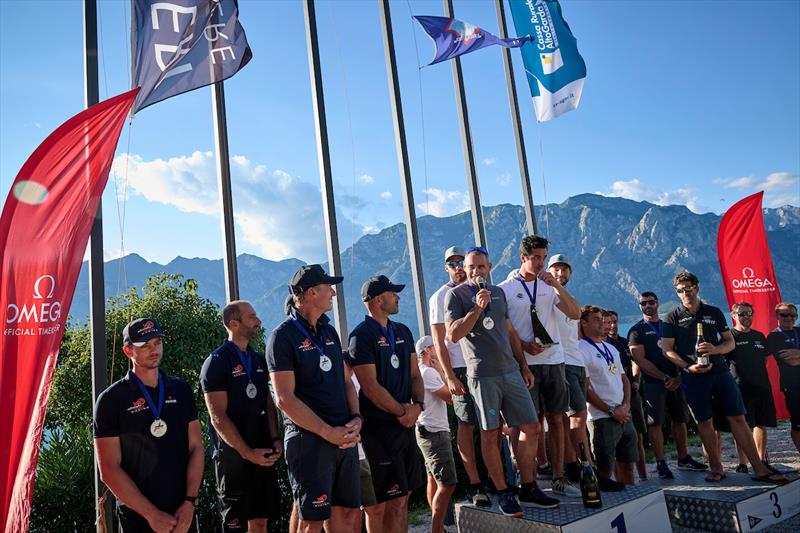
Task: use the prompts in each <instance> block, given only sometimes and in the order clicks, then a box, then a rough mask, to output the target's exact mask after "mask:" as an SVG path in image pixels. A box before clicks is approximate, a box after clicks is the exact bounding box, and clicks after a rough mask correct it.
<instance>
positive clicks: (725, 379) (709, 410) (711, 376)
mask: <svg viewBox="0 0 800 533" xmlns="http://www.w3.org/2000/svg"><path fill="white" fill-rule="evenodd" d="M683 382H684V383H685V384H686V402H687V403H688V404H689V409H691V410H692V415H693V416H694V419H695V420H697V421H698V422H703V421H705V420H709V419H710V418H712V417H713V415H714V411H713V406H712V401H711V399H712V398H715V399H716V401H717V402H718V404H719V407H720V410H721V413H722V414H723V415H724V416H726V417H727V416H740V415H744V414H745V413H746V412H747V410H746V409H745V407H744V400H742V393H741V391H739V386H738V385H736V381H734V379H733V376H732V375H731V373H730V372H728V370H727V369H725V370H724V371H716V370H712V371H711V372H707V373H705V374H684V376H683Z"/></svg>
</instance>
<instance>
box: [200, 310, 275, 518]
mask: <svg viewBox="0 0 800 533" xmlns="http://www.w3.org/2000/svg"><path fill="white" fill-rule="evenodd" d="M222 322H223V324H224V326H225V329H226V330H228V338H227V339H226V340H225V341H224V342H223V343H222V345H221V346H219V347H218V348H217V349H216V350H214V351H213V352H212V353H211V354H210V355H209V356H208V358H207V359H206V360H205V363H204V364H203V368H202V370H201V371H200V384H201V386H202V388H203V393H204V395H205V400H206V406H207V407H208V413H209V415H210V421H211V425H210V426H209V440H210V441H211V457H212V459H214V471H215V473H216V477H217V495H218V497H219V510H220V513H221V515H222V530H223V531H225V532H232V531H249V533H266V531H267V525H268V524H267V522H268V521H269V520H276V519H278V518H279V517H280V499H281V498H280V488H279V487H278V477H277V475H276V472H275V467H274V465H275V462H276V461H277V460H278V458H279V457H280V455H281V450H283V442H282V440H281V438H280V433H279V429H278V412H277V409H276V408H275V402H274V401H273V400H272V394H271V393H270V390H269V383H268V374H267V361H266V359H265V358H264V354H263V353H260V352H257V351H255V350H254V349H253V347H252V346H250V341H251V340H253V339H255V338H257V337H259V336H260V334H261V331H260V330H261V320H260V319H259V318H258V315H257V314H256V310H255V309H254V308H253V306H252V305H251V304H250V302H246V301H243V300H237V301H233V302H230V303H229V304H228V305H226V306H225V307H224V308H223V309H222Z"/></svg>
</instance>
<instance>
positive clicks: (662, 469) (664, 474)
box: [656, 461, 675, 479]
mask: <svg viewBox="0 0 800 533" xmlns="http://www.w3.org/2000/svg"><path fill="white" fill-rule="evenodd" d="M656 470H658V477H660V478H661V479H675V476H673V475H672V470H670V469H669V466H667V462H666V461H659V462H658V463H656Z"/></svg>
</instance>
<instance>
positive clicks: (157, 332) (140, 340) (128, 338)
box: [122, 318, 163, 348]
mask: <svg viewBox="0 0 800 533" xmlns="http://www.w3.org/2000/svg"><path fill="white" fill-rule="evenodd" d="M154 337H163V335H162V334H161V328H159V327H158V321H157V320H156V319H155V318H137V319H136V320H134V321H132V322H130V323H129V324H128V325H127V326H125V328H124V329H123V330H122V342H123V343H124V344H133V345H134V346H137V347H139V348H141V347H142V346H144V345H145V344H147V341H149V340H150V339H152V338H154Z"/></svg>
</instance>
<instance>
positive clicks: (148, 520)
mask: <svg viewBox="0 0 800 533" xmlns="http://www.w3.org/2000/svg"><path fill="white" fill-rule="evenodd" d="M122 337H123V345H122V351H123V353H124V354H125V355H126V356H127V357H128V358H129V359H130V361H131V364H132V365H133V369H132V370H131V371H129V372H128V373H127V374H126V375H125V377H123V378H122V379H120V380H118V381H116V382H114V383H113V384H112V385H111V386H110V387H108V388H107V389H106V390H104V391H103V392H102V393H101V394H100V396H98V398H97V403H96V404H95V409H94V444H95V449H96V451H97V462H98V467H99V469H100V477H101V479H102V480H103V482H104V483H105V484H106V486H107V487H108V488H109V490H111V492H112V493H113V494H114V496H116V498H117V514H118V516H119V521H120V524H121V526H122V529H123V531H125V532H128V531H134V532H138V531H151V530H152V531H156V532H161V531H173V532H175V531H178V532H186V531H196V530H197V524H196V522H195V520H194V506H195V503H196V500H197V492H198V490H199V489H200V481H201V479H202V478H203V460H204V455H205V454H204V450H203V437H202V435H201V433H200V423H199V422H198V421H197V408H196V407H195V403H194V394H193V393H192V389H191V387H190V386H189V384H188V383H186V382H185V381H182V380H180V379H176V378H173V377H171V376H168V375H167V374H166V373H164V372H163V371H160V370H159V366H160V365H161V359H162V357H163V353H164V347H163V344H162V340H161V337H162V335H161V329H160V328H159V326H158V322H157V321H156V320H155V319H153V318H138V319H136V320H134V321H132V322H131V323H129V324H128V325H127V326H125V329H124V330H123V331H122Z"/></svg>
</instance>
